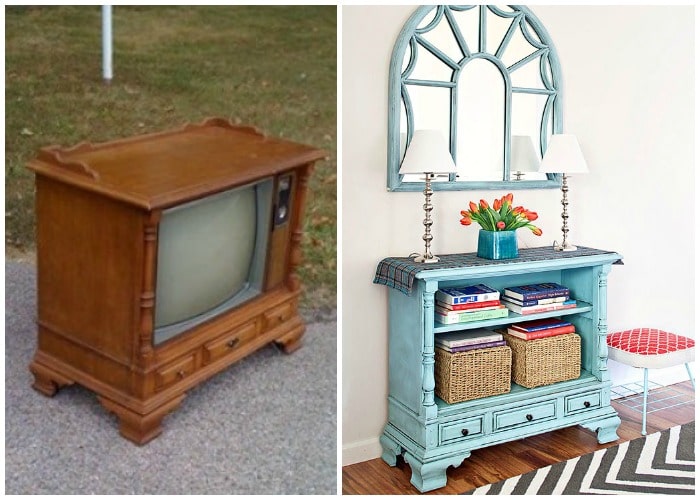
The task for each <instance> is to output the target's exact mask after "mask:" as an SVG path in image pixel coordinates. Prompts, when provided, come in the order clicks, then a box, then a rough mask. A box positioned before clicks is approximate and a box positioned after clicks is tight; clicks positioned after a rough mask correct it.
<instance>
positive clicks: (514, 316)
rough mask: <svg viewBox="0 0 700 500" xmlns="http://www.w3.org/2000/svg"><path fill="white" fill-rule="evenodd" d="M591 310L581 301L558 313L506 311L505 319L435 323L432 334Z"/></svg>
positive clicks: (587, 304) (588, 305) (591, 307)
mask: <svg viewBox="0 0 700 500" xmlns="http://www.w3.org/2000/svg"><path fill="white" fill-rule="evenodd" d="M592 309H593V306H592V305H591V304H589V303H587V302H583V301H581V300H577V301H576V307H574V308H572V309H559V310H558V311H547V312H541V313H536V314H525V315H523V314H518V313H515V312H513V311H508V316H506V317H505V318H496V319H486V320H483V321H467V322H465V323H455V324H453V325H443V324H442V323H437V322H435V326H434V327H433V332H434V333H443V332H454V331H457V330H470V329H473V328H485V327H489V326H499V325H509V324H512V323H520V322H521V321H532V320H533V319H541V318H552V317H555V316H568V315H571V314H581V313H585V312H588V311H590V310H592Z"/></svg>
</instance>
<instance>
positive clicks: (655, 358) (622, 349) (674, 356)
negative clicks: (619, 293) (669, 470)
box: [607, 328, 695, 435]
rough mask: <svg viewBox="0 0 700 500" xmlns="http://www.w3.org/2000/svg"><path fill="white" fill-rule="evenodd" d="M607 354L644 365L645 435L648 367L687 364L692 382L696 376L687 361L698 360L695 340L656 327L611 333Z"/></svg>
mask: <svg viewBox="0 0 700 500" xmlns="http://www.w3.org/2000/svg"><path fill="white" fill-rule="evenodd" d="M607 343H608V357H609V358H610V359H613V360H615V361H617V362H619V363H623V364H625V365H628V366H633V367H635V368H643V369H644V399H643V404H642V435H645V434H646V433H647V396H648V394H647V393H648V391H649V378H648V377H649V376H648V370H649V368H668V367H669V366H676V365H680V364H681V363H683V364H685V369H686V370H687V371H688V376H689V377H690V383H691V384H692V385H693V389H695V379H694V378H693V374H692V372H691V371H690V367H689V366H688V363H690V362H692V361H695V341H694V340H693V339H690V338H688V337H683V336H682V335H676V334H673V333H669V332H665V331H663V330H659V329H657V328H634V329H632V330H625V331H623V332H616V333H612V334H610V335H608V337H607Z"/></svg>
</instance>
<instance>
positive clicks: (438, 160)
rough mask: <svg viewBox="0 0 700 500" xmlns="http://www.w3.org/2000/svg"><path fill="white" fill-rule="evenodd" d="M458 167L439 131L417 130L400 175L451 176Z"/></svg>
mask: <svg viewBox="0 0 700 500" xmlns="http://www.w3.org/2000/svg"><path fill="white" fill-rule="evenodd" d="M456 172H457V167H456V166H455V162H454V160H453V159H452V155H451V154H450V150H449V148H448V146H447V141H446V140H445V137H444V136H443V135H442V133H441V132H440V131H439V130H416V131H415V132H414V133H413V138H412V139H411V143H410V144H409V145H408V150H407V151H406V156H405V157H404V159H403V162H402V163H401V169H400V170H399V173H400V174H426V173H430V174H451V173H456Z"/></svg>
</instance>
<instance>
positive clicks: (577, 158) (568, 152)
mask: <svg viewBox="0 0 700 500" xmlns="http://www.w3.org/2000/svg"><path fill="white" fill-rule="evenodd" d="M539 171H540V172H545V173H553V174H562V183H561V191H562V200H561V204H562V205H563V207H564V211H563V212H562V213H561V217H562V219H563V221H564V223H563V225H562V227H561V230H562V232H563V233H564V239H563V241H562V244H561V245H557V242H556V241H555V242H554V249H555V250H558V251H563V252H571V251H574V250H576V247H575V246H574V245H571V244H569V243H568V242H567V241H566V235H567V233H568V232H569V227H568V224H567V220H568V218H569V214H568V213H567V206H568V205H569V201H568V199H567V196H566V195H567V193H568V192H569V186H568V185H567V178H568V176H569V174H585V173H588V166H587V165H586V160H585V159H584V158H583V153H581V148H580V147H579V145H578V141H577V140H576V136H574V135H571V134H554V135H552V137H550V139H549V145H548V146H547V152H546V153H545V154H544V158H542V164H541V165H540V170H539Z"/></svg>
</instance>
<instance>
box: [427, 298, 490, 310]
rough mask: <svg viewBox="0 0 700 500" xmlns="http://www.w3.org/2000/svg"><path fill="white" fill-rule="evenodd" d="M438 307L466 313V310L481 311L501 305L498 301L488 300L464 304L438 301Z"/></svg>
mask: <svg viewBox="0 0 700 500" xmlns="http://www.w3.org/2000/svg"><path fill="white" fill-rule="evenodd" d="M437 304H438V306H440V307H444V308H445V309H449V310H450V311H464V310H465V309H479V308H481V307H493V306H499V305H501V302H500V301H498V300H486V301H484V302H467V303H464V304H445V303H444V302H440V301H438V303H437Z"/></svg>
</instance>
